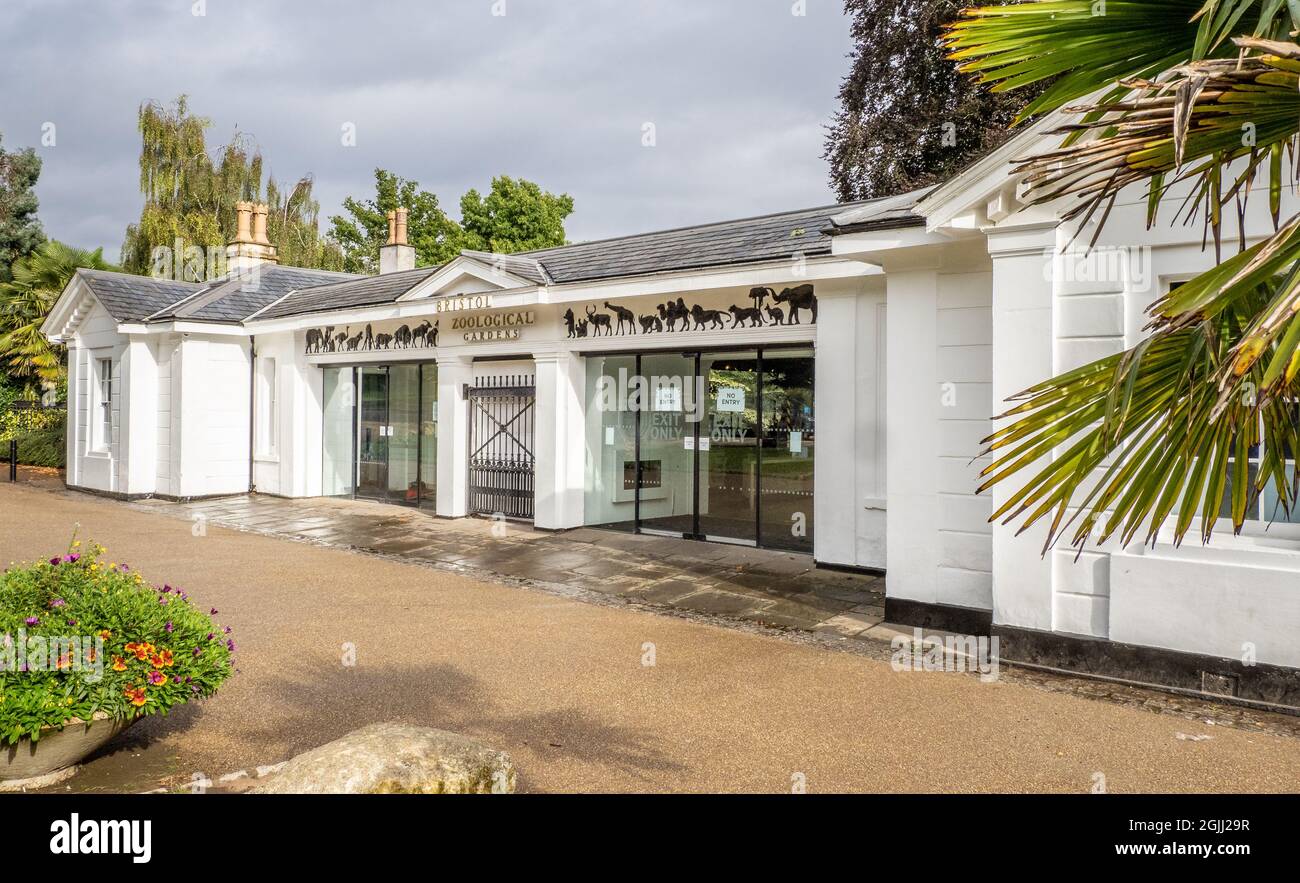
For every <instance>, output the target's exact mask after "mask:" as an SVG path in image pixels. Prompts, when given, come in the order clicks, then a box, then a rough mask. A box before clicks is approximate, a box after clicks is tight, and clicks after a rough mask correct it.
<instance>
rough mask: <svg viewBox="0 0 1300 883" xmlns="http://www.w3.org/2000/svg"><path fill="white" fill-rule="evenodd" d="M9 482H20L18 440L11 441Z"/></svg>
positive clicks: (12, 439)
mask: <svg viewBox="0 0 1300 883" xmlns="http://www.w3.org/2000/svg"><path fill="white" fill-rule="evenodd" d="M9 480H10V481H11V482H16V481H17V480H18V439H16V438H11V439H9Z"/></svg>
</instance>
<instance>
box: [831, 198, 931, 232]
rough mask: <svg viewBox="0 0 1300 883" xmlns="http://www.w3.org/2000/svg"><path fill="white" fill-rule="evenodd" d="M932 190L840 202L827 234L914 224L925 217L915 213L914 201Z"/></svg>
mask: <svg viewBox="0 0 1300 883" xmlns="http://www.w3.org/2000/svg"><path fill="white" fill-rule="evenodd" d="M932 190H934V188H933V187H923V188H921V189H920V190H912V191H910V192H908V193H900V194H898V195H897V196H889V197H885V198H884V199H874V200H871V201H870V202H866V203H862V204H860V205H856V206H844V207H842V208H843V210H842V211H840V212H839V213H838V214H835V215H833V216H832V217H831V223H830V227H829V228H828V229H827V230H826V232H827V233H828V234H829V235H832V236H833V235H835V234H837V233H853V232H857V231H862V230H889V229H893V228H896V227H916V226H920V225H921V224H924V223H925V218H923V217H921V216H920V215H919V214H917V213H916V211H915V209H916V205H917V203H919V202H920V201H921V200H922V199H924V198H925V197H926V196H928V195H929V194H930V192H931V191H932Z"/></svg>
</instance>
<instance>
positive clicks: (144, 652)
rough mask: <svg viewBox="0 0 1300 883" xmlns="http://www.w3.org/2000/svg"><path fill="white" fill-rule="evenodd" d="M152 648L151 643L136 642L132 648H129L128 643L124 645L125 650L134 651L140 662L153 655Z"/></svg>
mask: <svg viewBox="0 0 1300 883" xmlns="http://www.w3.org/2000/svg"><path fill="white" fill-rule="evenodd" d="M153 649H154V648H153V644H148V643H145V644H136V645H135V649H134V650H133V649H131V645H130V644H127V645H126V650H127V652H128V653H134V654H135V658H136V659H138V660H140V661H141V662H145V661H146V660H148V659H149V657H150V656H152V655H153Z"/></svg>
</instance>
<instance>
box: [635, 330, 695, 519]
mask: <svg viewBox="0 0 1300 883" xmlns="http://www.w3.org/2000/svg"><path fill="white" fill-rule="evenodd" d="M641 378H642V386H641V396H640V400H641V401H640V408H641V421H640V422H641V427H640V440H641V462H642V469H641V472H642V486H641V489H640V497H641V499H640V507H639V508H640V512H641V529H642V530H644V531H648V532H664V533H670V534H674V535H677V536H687V535H691V534H693V533H694V530H695V527H694V524H695V429H696V426H697V423H698V419H699V414H698V410H697V407H696V404H697V399H698V392H697V390H698V384H697V383H696V375H695V356H694V354H691V355H681V354H677V353H667V354H665V353H654V354H650V353H647V354H645V355H643V356H641Z"/></svg>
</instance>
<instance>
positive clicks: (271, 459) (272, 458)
mask: <svg viewBox="0 0 1300 883" xmlns="http://www.w3.org/2000/svg"><path fill="white" fill-rule="evenodd" d="M253 462H254V463H279V462H280V455H279V454H254V455H253Z"/></svg>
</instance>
